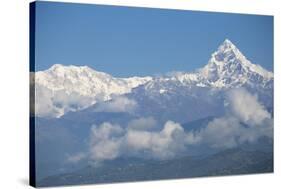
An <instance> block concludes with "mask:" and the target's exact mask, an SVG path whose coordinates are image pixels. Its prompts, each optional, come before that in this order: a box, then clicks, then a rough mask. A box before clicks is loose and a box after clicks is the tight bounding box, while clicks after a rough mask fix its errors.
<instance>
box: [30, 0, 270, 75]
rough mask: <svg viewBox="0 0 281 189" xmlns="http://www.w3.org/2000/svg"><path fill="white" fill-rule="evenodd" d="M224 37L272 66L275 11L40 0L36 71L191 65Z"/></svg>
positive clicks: (203, 60) (129, 70)
mask: <svg viewBox="0 0 281 189" xmlns="http://www.w3.org/2000/svg"><path fill="white" fill-rule="evenodd" d="M225 38H228V39H230V40H231V41H232V42H233V43H234V44H235V45H236V46H237V47H238V48H239V49H240V50H241V51H242V53H243V54H244V55H245V56H246V57H247V58H248V59H249V60H250V61H252V62H253V63H255V64H260V65H261V66H263V67H264V68H266V69H267V70H270V71H272V70H273V17H271V16H257V15H241V14H225V13H210V12H194V11H179V10H167V9H166V10H164V9H148V8H129V7H117V6H98V5H89V4H74V3H53V2H37V5H36V67H35V69H36V71H38V70H45V69H48V68H49V67H51V66H52V65H53V64H63V65H88V66H90V67H92V68H93V69H95V70H99V71H104V72H107V73H110V74H112V75H114V76H118V77H126V76H133V75H138V76H144V75H155V74H162V73H166V72H170V71H192V70H195V69H197V68H200V67H202V66H204V65H205V64H207V62H208V59H209V58H210V55H211V53H212V52H214V51H215V50H216V49H217V48H218V46H219V45H220V43H222V42H223V41H224V39H225Z"/></svg>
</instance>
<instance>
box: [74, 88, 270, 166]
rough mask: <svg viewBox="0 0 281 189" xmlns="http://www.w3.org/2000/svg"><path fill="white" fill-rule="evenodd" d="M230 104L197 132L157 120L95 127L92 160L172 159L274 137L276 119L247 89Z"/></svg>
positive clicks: (235, 92)
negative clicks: (203, 149)
mask: <svg viewBox="0 0 281 189" xmlns="http://www.w3.org/2000/svg"><path fill="white" fill-rule="evenodd" d="M119 100H120V99H119ZM119 100H117V101H119ZM121 101H126V100H124V99H122V100H121ZM226 101H227V106H226V109H227V110H228V111H227V113H226V115H225V116H222V117H218V118H215V119H213V120H212V121H210V122H209V123H208V124H207V126H206V127H204V128H201V129H199V130H197V131H196V132H195V131H187V130H185V129H184V128H183V126H182V125H181V124H179V123H176V122H173V121H170V120H169V121H167V122H166V123H164V124H163V125H162V126H161V125H159V123H157V121H156V120H155V119H154V118H153V117H141V118H138V119H133V120H131V121H130V122H129V123H128V124H127V125H125V126H124V125H123V126H120V125H118V124H112V123H109V122H105V123H102V124H100V125H93V126H92V128H91V134H90V145H89V154H90V155H89V156H90V159H91V160H93V161H96V162H99V161H103V160H112V159H115V158H118V157H123V156H133V157H142V158H153V159H170V158H175V157H178V156H179V155H181V154H184V153H185V152H186V151H187V149H188V148H189V147H190V146H193V147H196V145H206V146H208V147H209V148H214V149H225V148H233V147H236V146H238V145H240V144H243V143H253V142H256V141H257V140H258V139H259V138H260V137H270V138H272V136H273V119H272V118H271V115H270V113H268V112H267V111H266V109H265V107H264V106H263V105H262V104H260V103H259V102H258V98H257V97H256V96H254V95H252V94H250V93H249V92H248V91H246V90H245V89H233V90H231V91H229V92H228V93H227V95H226ZM113 104H115V102H114V103H113ZM117 104H118V103H117ZM121 104H122V103H121ZM125 104H126V103H125ZM115 105H116V104H115ZM115 105H112V106H111V105H110V107H114V108H115V107H117V106H115ZM74 160H75V159H74Z"/></svg>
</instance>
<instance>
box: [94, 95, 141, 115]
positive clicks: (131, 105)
mask: <svg viewBox="0 0 281 189" xmlns="http://www.w3.org/2000/svg"><path fill="white" fill-rule="evenodd" d="M136 107H137V102H136V101H135V100H133V99H129V98H127V97H125V96H116V97H115V98H113V99H112V100H109V101H104V102H100V103H99V104H97V107H96V108H95V111H96V112H133V111H134V110H135V108H136Z"/></svg>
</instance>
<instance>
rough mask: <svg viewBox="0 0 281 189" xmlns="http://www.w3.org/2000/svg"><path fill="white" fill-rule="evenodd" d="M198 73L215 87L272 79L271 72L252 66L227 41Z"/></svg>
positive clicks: (227, 40)
mask: <svg viewBox="0 0 281 189" xmlns="http://www.w3.org/2000/svg"><path fill="white" fill-rule="evenodd" d="M200 73H201V75H202V77H204V78H205V79H207V80H208V81H209V82H210V83H213V84H215V85H216V86H228V85H233V84H234V83H236V84H244V83H245V82H247V81H249V80H251V79H252V80H253V79H255V78H257V77H263V78H264V79H265V80H270V79H272V78H273V74H272V73H271V72H269V71H267V70H265V69H264V68H262V67H261V66H259V65H256V64H252V63H251V62H250V61H249V60H248V59H247V58H246V57H245V56H244V55H243V54H242V53H241V52H240V50H239V49H238V48H237V47H236V46H235V45H234V44H233V43H232V42H231V41H230V40H229V39H226V40H225V41H224V42H223V43H222V44H221V45H220V46H219V48H218V49H217V51H215V52H214V53H213V54H212V55H211V58H210V60H209V62H208V64H207V65H206V66H204V67H203V68H202V69H201V70H200ZM253 77H255V78H253Z"/></svg>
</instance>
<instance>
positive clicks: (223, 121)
mask: <svg viewBox="0 0 281 189" xmlns="http://www.w3.org/2000/svg"><path fill="white" fill-rule="evenodd" d="M226 100H227V101H228V104H229V105H228V108H229V112H228V113H227V114H226V115H225V116H223V117H220V118H216V119H214V120H212V121H211V122H209V123H208V125H207V127H206V128H205V129H202V130H201V131H200V133H198V134H197V136H196V137H197V140H200V142H202V143H204V144H207V145H209V146H211V147H215V148H232V147H236V146H237V145H239V144H242V143H245V142H249V143H252V142H255V141H257V140H258V139H259V138H260V137H263V136H266V137H270V138H271V137H273V120H272V118H271V116H270V113H268V112H267V111H266V110H265V108H264V106H263V105H261V104H260V103H259V102H258V98H257V96H254V95H252V94H251V93H249V92H248V91H247V90H245V89H233V90H231V91H229V92H228V94H227V99H226Z"/></svg>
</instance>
